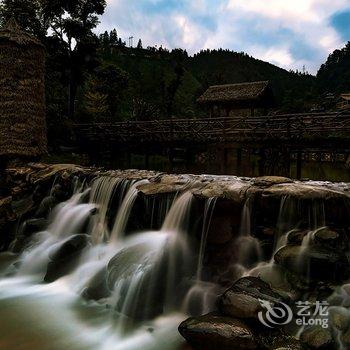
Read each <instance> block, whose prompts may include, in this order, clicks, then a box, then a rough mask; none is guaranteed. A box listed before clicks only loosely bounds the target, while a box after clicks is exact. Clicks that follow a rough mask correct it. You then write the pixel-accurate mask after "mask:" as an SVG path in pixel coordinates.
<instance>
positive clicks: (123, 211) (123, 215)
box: [111, 180, 149, 241]
mask: <svg viewBox="0 0 350 350" xmlns="http://www.w3.org/2000/svg"><path fill="white" fill-rule="evenodd" d="M148 182H149V181H148V180H140V181H137V182H132V183H131V186H130V188H129V190H128V191H127V193H126V195H125V198H124V199H123V201H122V202H121V205H120V208H119V210H118V213H117V216H116V219H115V222H114V226H113V230H112V233H111V240H114V241H118V240H119V239H120V238H121V236H122V235H123V234H124V233H125V232H124V231H125V228H126V225H127V223H128V220H129V216H130V213H131V210H132V207H133V204H134V203H135V200H136V198H137V195H138V189H137V187H138V186H141V185H144V184H146V183H148Z"/></svg>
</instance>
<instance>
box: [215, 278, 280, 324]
mask: <svg viewBox="0 0 350 350" xmlns="http://www.w3.org/2000/svg"><path fill="white" fill-rule="evenodd" d="M259 299H261V300H264V301H269V302H271V303H276V302H279V301H281V300H282V297H281V295H280V294H278V293H277V292H275V291H273V290H272V289H271V287H270V286H269V285H268V284H267V283H266V282H264V281H262V280H261V279H260V278H257V277H243V278H241V279H239V280H238V281H237V282H235V284H234V285H233V286H232V287H231V288H230V289H228V290H227V291H226V292H225V293H224V294H223V295H222V297H221V298H220V300H219V308H220V311H221V312H222V313H223V314H224V315H227V316H232V317H237V318H246V319H257V318H258V313H259V311H262V310H263V307H262V305H261V303H260V301H259Z"/></svg>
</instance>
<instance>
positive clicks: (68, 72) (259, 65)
mask: <svg viewBox="0 0 350 350" xmlns="http://www.w3.org/2000/svg"><path fill="white" fill-rule="evenodd" d="M106 6H107V3H106V1H105V0H94V1H72V2H67V1H63V2H62V1H56V0H54V1H53V0H4V1H3V2H2V3H1V5H0V25H4V24H5V23H6V21H7V20H8V19H9V18H11V17H14V18H15V19H16V20H17V21H18V22H19V24H20V25H21V26H22V28H23V29H24V30H26V31H28V32H29V33H31V34H33V35H35V36H37V37H38V38H39V39H40V40H41V41H42V43H43V44H44V45H45V47H46V54H47V59H46V105H47V113H46V116H47V122H48V129H49V139H50V141H51V142H52V143H53V144H54V145H56V144H67V143H69V140H71V139H72V137H73V136H74V135H72V133H71V132H70V130H72V128H71V127H70V126H71V125H72V124H73V123H76V122H102V121H112V122H113V121H118V120H130V119H133V120H135V119H139V120H140V119H142V120H147V119H158V118H169V117H173V116H174V117H182V118H197V117H201V116H204V115H205V113H206V111H204V110H201V109H199V107H198V105H197V103H196V100H197V98H198V97H199V96H200V95H201V94H202V93H203V92H204V91H205V90H206V89H207V88H208V87H209V86H210V85H213V84H225V83H238V82H246V81H258V80H270V81H271V83H272V87H273V89H274V92H275V96H276V111H283V112H302V111H309V110H310V109H311V108H312V107H313V106H314V104H315V103H317V101H319V100H320V98H319V97H320V96H322V95H323V94H324V93H327V92H334V93H340V92H344V91H348V90H350V44H348V45H347V46H346V47H345V48H344V49H341V50H336V51H335V52H334V53H333V54H331V55H330V56H329V58H328V60H327V62H326V63H325V64H324V65H322V67H321V69H320V71H319V72H318V75H317V78H316V77H314V76H312V75H309V74H305V73H301V72H289V71H286V70H284V69H281V68H279V67H276V66H274V65H272V64H270V63H267V62H263V61H261V60H258V59H255V58H253V57H250V56H248V55H247V54H245V53H238V52H234V51H229V50H223V49H218V50H204V51H201V52H199V53H197V54H195V55H194V56H189V55H188V54H187V52H186V51H184V50H183V49H175V50H172V51H169V50H167V49H166V48H163V47H147V48H144V47H143V46H142V41H141V40H140V41H139V42H138V45H137V47H135V48H128V47H126V43H125V42H124V41H123V39H122V38H120V37H119V36H118V32H117V30H115V29H114V30H112V31H110V32H105V33H103V34H102V35H97V34H96V27H97V25H98V23H99V16H100V15H102V14H103V13H104V10H105V7H106Z"/></svg>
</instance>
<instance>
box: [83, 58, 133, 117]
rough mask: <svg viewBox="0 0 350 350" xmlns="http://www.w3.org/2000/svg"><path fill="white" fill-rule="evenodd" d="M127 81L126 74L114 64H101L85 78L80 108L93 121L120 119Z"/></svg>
mask: <svg viewBox="0 0 350 350" xmlns="http://www.w3.org/2000/svg"><path fill="white" fill-rule="evenodd" d="M128 82H129V77H128V74H127V73H126V72H124V71H122V70H121V69H119V68H118V67H117V66H116V65H114V64H112V63H104V64H102V65H101V66H99V67H98V68H96V69H95V70H94V72H92V73H91V74H90V75H89V77H88V79H87V82H86V84H85V87H84V89H83V90H84V94H83V98H82V99H81V101H80V104H81V106H80V110H81V111H84V112H85V113H86V114H87V116H88V117H92V118H93V120H95V121H102V120H104V121H107V120H108V121H111V120H118V119H121V115H120V109H121V103H122V99H123V96H124V93H125V90H126V89H127V87H128Z"/></svg>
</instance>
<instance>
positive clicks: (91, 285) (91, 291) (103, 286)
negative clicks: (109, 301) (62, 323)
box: [82, 267, 111, 300]
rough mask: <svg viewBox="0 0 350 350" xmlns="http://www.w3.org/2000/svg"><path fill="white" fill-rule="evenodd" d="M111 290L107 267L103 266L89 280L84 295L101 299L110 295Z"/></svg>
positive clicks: (91, 298) (88, 298)
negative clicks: (108, 283)
mask: <svg viewBox="0 0 350 350" xmlns="http://www.w3.org/2000/svg"><path fill="white" fill-rule="evenodd" d="M110 294H111V291H110V290H109V288H108V285H107V268H106V267H103V268H102V269H101V270H99V271H98V272H97V273H96V274H95V275H94V276H93V277H92V278H91V279H90V281H89V282H88V284H87V286H86V288H85V289H84V290H83V293H82V296H83V297H84V298H85V299H87V300H100V299H104V298H107V297H109V296H110Z"/></svg>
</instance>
